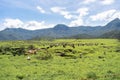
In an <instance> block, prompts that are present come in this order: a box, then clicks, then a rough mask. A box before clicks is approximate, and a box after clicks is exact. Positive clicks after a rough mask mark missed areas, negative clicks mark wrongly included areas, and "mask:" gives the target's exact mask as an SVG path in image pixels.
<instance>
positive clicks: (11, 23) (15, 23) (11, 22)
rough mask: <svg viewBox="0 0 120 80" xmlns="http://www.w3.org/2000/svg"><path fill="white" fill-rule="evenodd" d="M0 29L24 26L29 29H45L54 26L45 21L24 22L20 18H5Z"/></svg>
mask: <svg viewBox="0 0 120 80" xmlns="http://www.w3.org/2000/svg"><path fill="white" fill-rule="evenodd" d="M0 27H1V28H0V30H3V29H5V28H24V29H29V30H36V29H43V28H50V27H53V24H46V23H45V21H41V22H38V21H34V20H33V21H27V22H23V21H21V20H20V19H5V20H4V21H3V23H0Z"/></svg>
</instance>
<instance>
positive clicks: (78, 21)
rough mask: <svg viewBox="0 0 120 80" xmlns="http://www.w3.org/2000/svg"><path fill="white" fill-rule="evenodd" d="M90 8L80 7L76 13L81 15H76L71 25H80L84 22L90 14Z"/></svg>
mask: <svg viewBox="0 0 120 80" xmlns="http://www.w3.org/2000/svg"><path fill="white" fill-rule="evenodd" d="M88 11H89V9H88V8H86V7H84V8H79V9H78V10H77V11H76V13H78V14H79V15H78V16H77V17H75V20H73V21H71V22H70V24H69V26H80V25H83V24H84V21H83V18H84V17H85V16H86V15H88V14H89V13H88Z"/></svg>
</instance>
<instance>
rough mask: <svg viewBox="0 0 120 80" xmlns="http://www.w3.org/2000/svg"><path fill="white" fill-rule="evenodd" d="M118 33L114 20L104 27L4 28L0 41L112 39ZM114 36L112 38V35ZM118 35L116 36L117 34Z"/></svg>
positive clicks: (118, 24)
mask: <svg viewBox="0 0 120 80" xmlns="http://www.w3.org/2000/svg"><path fill="white" fill-rule="evenodd" d="M116 30H117V32H120V19H118V18H116V19H114V20H112V21H111V22H109V23H108V24H107V25H105V26H96V27H92V26H76V27H69V26H67V25H64V24H57V25H56V26H54V27H53V28H47V29H39V30H26V29H22V28H6V29H5V30H2V31H0V40H27V39H34V38H36V37H38V38H41V37H52V38H98V37H100V38H114V36H115V35H116V34H115V32H116ZM112 34H114V36H113V35H112ZM117 35H118V34H117Z"/></svg>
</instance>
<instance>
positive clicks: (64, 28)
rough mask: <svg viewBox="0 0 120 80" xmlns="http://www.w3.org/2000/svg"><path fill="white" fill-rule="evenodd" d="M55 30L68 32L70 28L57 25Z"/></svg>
mask: <svg viewBox="0 0 120 80" xmlns="http://www.w3.org/2000/svg"><path fill="white" fill-rule="evenodd" d="M54 29H55V30H67V29H69V27H68V26H67V25H65V24H57V25H56V26H55V27H54Z"/></svg>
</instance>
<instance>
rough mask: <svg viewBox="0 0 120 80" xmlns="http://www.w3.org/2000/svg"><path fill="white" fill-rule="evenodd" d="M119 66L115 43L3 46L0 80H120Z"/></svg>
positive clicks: (6, 43)
mask: <svg viewBox="0 0 120 80" xmlns="http://www.w3.org/2000/svg"><path fill="white" fill-rule="evenodd" d="M28 56H29V57H30V59H27V58H28ZM119 64H120V42H119V41H118V40H116V39H57V40H50V41H48V40H40V41H39V40H38V41H34V40H29V41H1V42H0V80H120V65H119Z"/></svg>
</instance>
